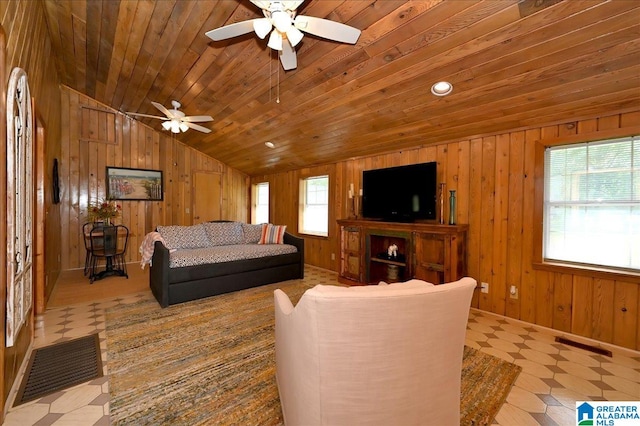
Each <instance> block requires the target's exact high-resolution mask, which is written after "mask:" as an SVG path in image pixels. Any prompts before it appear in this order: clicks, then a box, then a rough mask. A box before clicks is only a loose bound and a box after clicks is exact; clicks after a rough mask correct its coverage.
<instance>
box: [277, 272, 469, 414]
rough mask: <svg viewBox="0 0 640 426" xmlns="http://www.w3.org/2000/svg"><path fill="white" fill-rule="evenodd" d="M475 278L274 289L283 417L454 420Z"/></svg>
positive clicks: (279, 388) (457, 404)
mask: <svg viewBox="0 0 640 426" xmlns="http://www.w3.org/2000/svg"><path fill="white" fill-rule="evenodd" d="M475 287H476V281H475V280H474V279H472V278H463V279H461V280H460V281H456V282H453V283H447V284H442V285H437V286H434V285H432V284H429V283H425V282H424V281H418V280H412V281H409V282H406V283H396V284H390V285H377V286H363V287H339V286H325V285H318V286H316V287H314V288H312V289H309V290H307V291H306V292H305V294H304V295H303V296H302V298H301V299H300V301H299V302H298V304H297V306H295V307H294V306H293V305H292V304H291V301H290V300H289V298H288V297H287V295H286V294H285V293H284V292H282V291H280V290H276V291H275V295H274V297H275V311H276V314H275V315H276V377H277V382H278V390H279V393H280V400H281V403H282V411H283V415H284V420H285V423H286V424H287V425H332V426H338V425H419V424H421V425H424V424H433V425H457V424H459V423H460V378H461V367H462V355H463V350H464V341H465V333H466V325H467V320H468V314H469V307H470V304H471V297H472V294H473V290H474V288H475Z"/></svg>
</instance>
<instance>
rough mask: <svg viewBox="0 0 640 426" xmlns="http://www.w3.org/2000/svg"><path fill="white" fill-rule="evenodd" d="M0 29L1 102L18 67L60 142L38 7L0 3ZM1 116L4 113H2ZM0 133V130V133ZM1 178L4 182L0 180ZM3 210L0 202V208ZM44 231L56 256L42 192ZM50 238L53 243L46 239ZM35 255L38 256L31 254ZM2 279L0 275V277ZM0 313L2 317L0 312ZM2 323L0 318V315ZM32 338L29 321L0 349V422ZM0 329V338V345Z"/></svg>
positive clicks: (47, 43) (50, 213)
mask: <svg viewBox="0 0 640 426" xmlns="http://www.w3.org/2000/svg"><path fill="white" fill-rule="evenodd" d="M0 25H1V26H2V30H3V31H4V33H5V35H6V55H5V58H6V60H5V61H4V62H3V63H2V64H1V65H0V66H2V67H3V72H2V73H0V74H2V75H4V77H5V78H4V79H2V82H3V83H2V89H1V90H0V96H1V97H2V99H3V101H2V103H3V104H4V99H5V98H6V82H7V80H8V78H9V75H10V74H11V70H12V69H13V68H14V67H20V68H23V69H24V70H25V71H26V72H27V76H28V80H29V88H30V91H31V96H32V98H33V99H34V103H35V107H36V112H37V114H38V115H39V117H41V118H42V123H43V124H44V125H45V126H46V127H45V131H46V138H47V141H57V140H59V138H60V110H59V108H58V106H59V105H60V90H59V89H58V82H59V78H58V72H57V70H56V68H55V58H54V56H53V53H52V48H51V40H50V38H49V33H48V29H47V24H46V21H45V16H44V9H43V8H42V4H41V3H40V2H20V1H13V2H7V1H0ZM0 109H2V108H0ZM3 112H4V111H3ZM0 122H1V123H2V124H1V126H2V127H3V128H4V127H6V120H5V119H4V115H2V120H0ZM2 134H4V131H3V132H2ZM0 152H1V153H0V161H2V163H3V164H4V163H5V162H6V152H5V150H4V149H1V150H0ZM44 152H45V156H46V158H47V159H52V158H55V157H56V156H57V155H58V153H59V145H58V144H57V143H45V147H44ZM46 164H47V170H46V171H45V188H46V189H48V188H50V187H51V186H50V184H51V170H52V168H53V164H52V162H50V161H48V160H47V162H46ZM3 179H4V177H3ZM0 188H1V189H0V199H2V200H4V199H5V198H6V193H5V192H4V191H5V189H6V187H5V186H4V185H0ZM0 204H1V205H2V208H4V205H5V204H4V202H2V203H0ZM45 205H46V215H45V228H46V229H47V230H53V232H52V235H49V236H47V238H46V239H45V245H46V247H45V253H46V252H49V253H56V252H58V251H60V246H59V243H58V240H56V238H55V236H56V230H58V229H59V227H58V223H60V217H59V209H58V208H57V207H56V206H54V205H52V203H51V191H48V190H47V191H45ZM50 236H53V238H49V237H50ZM5 240H6V235H5V234H4V233H3V232H1V231H0V244H4V245H5V246H6V241H5ZM36 255H39V254H37V253H36ZM44 264H45V271H44V273H45V281H46V282H47V283H49V284H51V283H53V282H55V280H56V279H57V277H58V273H59V268H58V265H57V264H56V262H53V261H52V259H51V257H47V256H46V255H45V262H44ZM5 268H6V265H5V262H4V261H3V262H0V271H4V270H5ZM0 277H4V272H2V273H0ZM6 284H7V283H6V280H4V279H0V288H1V289H2V291H0V304H2V306H4V305H5V303H6V301H5V295H6ZM0 312H4V311H3V310H0ZM1 316H2V317H3V318H4V314H3V315H1ZM32 334H33V318H30V320H29V324H27V326H26V327H24V328H23V329H22V331H21V332H20V335H19V336H18V339H17V342H16V345H15V346H14V347H12V348H5V347H4V345H2V346H0V378H1V379H0V395H1V396H2V399H1V400H0V423H2V413H4V409H5V402H6V399H7V397H8V394H9V392H10V390H11V386H13V384H14V381H15V380H16V377H17V373H18V369H19V368H20V366H21V364H22V362H23V361H24V360H25V356H26V353H27V349H28V347H29V345H30V343H31V338H32ZM4 339H5V338H4V327H3V338H2V340H3V341H4Z"/></svg>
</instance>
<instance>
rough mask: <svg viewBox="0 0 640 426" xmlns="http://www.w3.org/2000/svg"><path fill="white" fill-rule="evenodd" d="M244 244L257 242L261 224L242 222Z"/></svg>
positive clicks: (260, 233) (260, 232)
mask: <svg viewBox="0 0 640 426" xmlns="http://www.w3.org/2000/svg"><path fill="white" fill-rule="evenodd" d="M242 231H243V233H244V243H245V244H258V241H260V237H261V236H262V224H259V225H252V224H250V223H243V224H242Z"/></svg>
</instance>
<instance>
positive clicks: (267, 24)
mask: <svg viewBox="0 0 640 426" xmlns="http://www.w3.org/2000/svg"><path fill="white" fill-rule="evenodd" d="M251 3H253V4H255V5H256V6H258V7H259V8H260V9H262V13H263V15H264V18H257V19H250V20H247V21H241V22H236V23H235V24H230V25H225V26H223V27H220V28H216V29H214V30H211V31H207V33H206V35H207V37H209V38H210V39H211V40H213V41H221V40H226V39H229V38H233V37H237V36H240V35H244V34H247V33H250V32H251V31H254V32H255V33H256V35H257V36H258V37H260V39H264V38H265V37H266V36H267V34H269V32H271V35H270V36H269V41H268V43H267V46H268V47H269V48H271V49H273V50H277V51H278V52H279V56H280V63H281V64H282V68H284V70H285V71H288V70H292V69H294V68H296V67H297V66H298V64H297V59H296V51H295V49H294V48H295V47H296V46H297V45H298V44H299V43H300V41H301V40H302V37H304V33H305V32H306V33H309V34H312V35H315V36H318V37H322V38H326V39H329V40H333V41H337V42H340V43H350V44H355V43H356V42H357V41H358V38H359V37H360V30H359V29H357V28H354V27H350V26H349V25H345V24H341V23H339V22H335V21H330V20H328V19H323V18H316V17H313V16H303V15H298V16H296V9H297V8H298V6H300V5H301V4H302V3H303V1H260V0H251Z"/></svg>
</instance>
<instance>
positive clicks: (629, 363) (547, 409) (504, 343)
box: [4, 266, 640, 426]
mask: <svg viewBox="0 0 640 426" xmlns="http://www.w3.org/2000/svg"><path fill="white" fill-rule="evenodd" d="M112 279H117V278H109V279H107V280H104V281H103V282H100V283H102V284H105V285H107V283H108V282H109V281H108V280H112ZM305 281H307V282H308V283H310V284H311V285H315V284H319V283H322V284H328V283H332V282H335V281H336V275H335V273H333V272H330V271H326V270H323V269H319V268H314V267H309V266H307V268H306V270H305ZM96 284H98V283H96ZM96 284H94V285H96ZM87 285H88V284H87ZM151 297H152V296H151V292H150V291H143V292H139V293H135V294H132V295H126V296H120V297H113V298H110V299H104V300H99V301H92V302H88V303H80V304H74V305H69V306H60V307H55V308H52V309H49V310H47V312H46V313H45V314H44V315H43V316H42V317H39V318H38V319H37V322H36V332H35V342H34V347H36V348H38V347H42V346H46V345H49V344H52V343H57V342H61V341H64V340H69V339H73V338H76V337H81V336H85V335H89V334H93V333H96V332H97V333H99V335H100V339H101V349H102V359H103V361H104V373H105V376H104V377H103V378H100V379H97V380H93V381H91V382H88V383H85V384H81V385H78V386H75V387H73V388H71V389H67V390H64V391H60V392H57V393H55V394H52V395H49V396H46V397H43V398H41V399H38V400H35V401H32V402H28V403H26V404H23V405H20V406H18V407H14V408H10V410H9V413H8V415H7V417H6V419H5V422H4V425H6V426H14V425H15V426H26V425H39V426H46V425H80V426H88V425H108V424H109V390H108V386H109V384H108V376H107V372H108V360H106V343H105V332H104V329H105V326H104V321H105V320H104V311H105V309H107V308H109V307H111V306H114V305H117V304H121V303H133V302H136V301H138V300H141V299H147V298H151ZM556 335H559V333H557V332H554V331H553V330H548V329H544V328H540V327H537V326H533V325H531V324H528V323H523V322H520V321H516V320H512V319H509V318H505V317H501V316H497V315H493V314H489V313H486V312H482V311H478V310H475V309H472V310H471V313H470V317H469V325H468V331H467V338H466V344H467V345H468V346H472V347H474V348H476V349H479V350H481V351H483V352H486V353H489V354H491V355H495V356H497V357H500V358H503V359H505V360H507V361H510V362H514V363H516V364H518V365H520V366H522V372H521V373H520V376H519V377H518V379H517V381H516V383H515V385H514V387H513V389H512V390H511V392H510V394H509V396H508V398H507V401H506V403H505V404H504V405H503V406H502V408H501V410H500V412H499V413H498V415H497V416H496V419H495V421H494V424H495V425H503V426H507V425H508V426H511V425H559V426H562V425H575V424H576V420H575V402H576V401H583V400H584V401H597V400H614V401H623V400H625V401H630V400H633V401H637V400H640V352H634V351H630V350H625V349H621V348H617V347H607V348H608V349H610V350H612V351H613V357H611V358H609V357H606V356H602V355H596V354H593V353H591V352H587V351H585V350H582V349H578V348H574V347H571V346H566V345H563V344H559V343H556V342H555V340H554V339H555V336H556ZM564 336H565V337H571V336H567V335H566V334H564ZM463 426H464V425H463Z"/></svg>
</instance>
